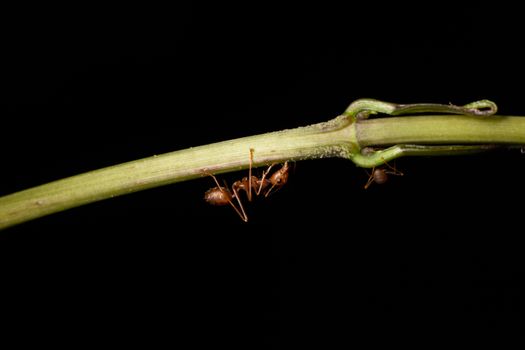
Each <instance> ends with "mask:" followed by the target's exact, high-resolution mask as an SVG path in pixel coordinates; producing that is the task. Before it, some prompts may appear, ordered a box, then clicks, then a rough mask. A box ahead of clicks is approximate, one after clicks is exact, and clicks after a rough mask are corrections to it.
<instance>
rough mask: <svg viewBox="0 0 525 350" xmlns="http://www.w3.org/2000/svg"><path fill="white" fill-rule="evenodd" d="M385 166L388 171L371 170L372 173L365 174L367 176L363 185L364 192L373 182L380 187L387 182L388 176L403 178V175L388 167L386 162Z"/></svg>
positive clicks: (381, 169) (380, 169) (382, 169)
mask: <svg viewBox="0 0 525 350" xmlns="http://www.w3.org/2000/svg"><path fill="white" fill-rule="evenodd" d="M385 165H386V166H387V167H388V169H385V168H384V167H383V168H376V167H373V168H372V173H371V174H368V172H367V174H368V175H369V177H368V181H367V182H366V184H365V186H364V187H365V190H366V189H368V187H370V185H372V184H373V183H374V182H375V183H376V184H378V185H382V184H384V183H386V182H387V181H388V175H396V176H403V175H404V174H403V173H402V172H401V171H399V170H397V169H396V168H394V167H393V166H391V165H389V164H388V163H387V162H385Z"/></svg>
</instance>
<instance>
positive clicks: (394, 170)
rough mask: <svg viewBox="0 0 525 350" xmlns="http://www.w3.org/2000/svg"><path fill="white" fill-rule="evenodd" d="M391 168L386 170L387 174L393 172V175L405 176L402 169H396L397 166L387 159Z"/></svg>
mask: <svg viewBox="0 0 525 350" xmlns="http://www.w3.org/2000/svg"><path fill="white" fill-rule="evenodd" d="M384 164H385V165H386V166H387V167H388V168H389V169H390V170H385V172H386V173H387V174H391V175H397V176H404V175H405V174H403V172H402V171H399V170H397V169H396V167H395V166H392V165H390V164H388V162H387V161H386V160H385V163H384Z"/></svg>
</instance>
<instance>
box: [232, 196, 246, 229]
mask: <svg viewBox="0 0 525 350" xmlns="http://www.w3.org/2000/svg"><path fill="white" fill-rule="evenodd" d="M233 195H234V196H235V198H236V199H237V203H239V208H241V212H242V214H241V213H240V212H239V210H238V209H237V208H236V207H235V206H234V205H233V203H232V202H231V201H230V204H231V205H232V206H233V208H234V209H235V211H236V212H237V214H239V216H240V217H241V219H242V221H244V222H248V215H246V212H245V211H244V207H243V205H242V202H241V199H240V198H239V192H237V189H235V188H234V189H233Z"/></svg>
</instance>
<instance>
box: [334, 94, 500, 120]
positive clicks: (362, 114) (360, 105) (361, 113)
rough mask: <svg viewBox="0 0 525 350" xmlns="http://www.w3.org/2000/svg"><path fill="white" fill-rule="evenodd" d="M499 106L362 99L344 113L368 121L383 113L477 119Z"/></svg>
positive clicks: (488, 114) (489, 113)
mask: <svg viewBox="0 0 525 350" xmlns="http://www.w3.org/2000/svg"><path fill="white" fill-rule="evenodd" d="M497 111H498V106H497V105H496V104H495V103H494V102H492V101H489V100H480V101H475V102H472V103H468V104H466V105H464V106H456V105H453V104H448V105H446V104H438V103H416V104H394V103H388V102H382V101H378V100H373V99H360V100H357V101H355V102H354V103H352V104H351V105H350V106H349V107H348V108H347V109H346V111H345V112H344V113H343V114H344V115H346V116H349V117H351V118H354V120H356V119H366V118H368V117H369V116H370V114H377V113H383V114H387V115H392V116H399V115H404V114H413V113H443V114H446V113H450V114H460V115H468V116H477V117H488V116H491V115H494V114H496V112H497Z"/></svg>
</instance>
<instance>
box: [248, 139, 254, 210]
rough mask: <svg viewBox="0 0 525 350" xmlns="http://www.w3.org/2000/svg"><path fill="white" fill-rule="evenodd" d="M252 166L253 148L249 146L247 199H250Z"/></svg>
mask: <svg viewBox="0 0 525 350" xmlns="http://www.w3.org/2000/svg"><path fill="white" fill-rule="evenodd" d="M252 167H253V148H250V169H249V170H248V201H250V202H251V201H252Z"/></svg>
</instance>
